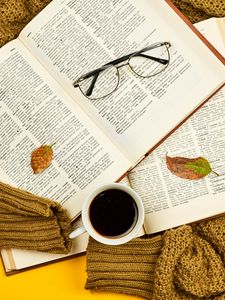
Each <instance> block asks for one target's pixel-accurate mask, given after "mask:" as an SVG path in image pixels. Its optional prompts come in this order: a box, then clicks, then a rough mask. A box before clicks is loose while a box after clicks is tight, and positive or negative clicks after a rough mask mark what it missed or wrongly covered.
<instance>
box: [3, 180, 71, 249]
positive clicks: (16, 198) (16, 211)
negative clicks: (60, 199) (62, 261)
mask: <svg viewBox="0 0 225 300" xmlns="http://www.w3.org/2000/svg"><path fill="white" fill-rule="evenodd" d="M71 231H72V227H71V224H70V219H69V218H68V216H67V213H66V211H65V210H64V209H63V208H62V207H61V205H60V204H58V203H57V202H54V201H51V200H49V199H46V198H42V197H38V196H36V195H33V194H31V193H28V192H27V191H24V190H21V189H17V188H13V187H11V186H9V185H7V184H4V183H1V182H0V248H21V249H28V250H39V251H45V252H51V253H65V254H66V253H68V252H69V251H70V249H71V240H70V238H69V234H70V232H71Z"/></svg>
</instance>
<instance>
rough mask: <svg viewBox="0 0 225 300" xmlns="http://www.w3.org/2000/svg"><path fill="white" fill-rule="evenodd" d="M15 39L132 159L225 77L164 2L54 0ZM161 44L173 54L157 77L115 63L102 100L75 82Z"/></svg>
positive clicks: (147, 148)
mask: <svg viewBox="0 0 225 300" xmlns="http://www.w3.org/2000/svg"><path fill="white" fill-rule="evenodd" d="M20 39H21V40H22V41H23V43H24V44H26V46H27V47H28V48H29V49H30V51H31V52H32V53H33V54H34V55H35V56H36V57H37V58H38V59H39V60H40V61H41V63H42V64H43V65H44V66H45V67H46V69H48V71H49V72H50V73H51V74H52V76H54V78H56V80H57V81H58V82H59V83H60V84H62V86H63V87H64V88H65V89H66V90H67V91H68V92H69V93H70V95H71V97H74V100H75V101H79V105H81V106H82V108H83V109H84V110H85V111H86V113H87V114H88V115H90V116H91V117H92V119H94V121H95V122H96V124H97V125H98V126H99V127H100V128H101V130H103V131H104V132H105V134H107V135H108V136H109V137H110V138H111V139H112V140H113V142H114V143H115V144H117V146H118V147H120V148H122V149H125V150H126V153H127V156H128V157H129V159H130V160H131V161H132V162H136V161H137V160H138V159H139V158H140V157H141V156H142V155H144V154H145V153H146V152H148V151H149V149H150V148H152V147H153V146H154V145H155V144H156V143H157V142H159V140H161V139H162V138H163V137H164V136H165V135H166V134H168V133H169V132H170V131H171V130H172V129H173V128H174V127H175V126H176V125H178V124H179V123H180V122H181V120H183V119H184V118H185V117H186V116H187V115H189V114H190V112H191V111H193V109H194V108H196V107H197V106H198V105H199V104H200V103H201V102H202V101H203V100H205V99H206V98H207V97H208V96H209V94H210V93H212V92H213V91H214V90H215V89H216V88H217V87H218V86H219V85H221V83H222V82H223V80H224V69H223V65H222V63H221V62H219V60H218V59H217V58H216V57H215V56H214V55H213V54H212V52H211V51H210V50H209V49H208V48H207V47H206V46H205V45H204V44H203V42H202V41H201V40H200V39H199V38H198V37H196V35H195V34H194V33H193V32H192V31H191V30H190V28H189V27H188V26H187V25H186V24H185V23H184V21H183V20H182V19H181V18H180V17H178V16H177V14H176V13H175V12H174V11H173V10H172V9H171V8H170V7H169V6H168V4H167V3H166V2H165V1H149V0H139V1H136V0H121V1H110V0H104V1H94V2H90V1H83V0H77V1H72V0H70V1H69V0H64V1H53V2H52V3H50V4H49V5H48V6H47V7H46V8H45V9H44V10H43V11H42V12H41V14H39V15H38V16H37V17H36V18H35V19H34V20H32V21H31V23H30V24H29V25H28V26H27V27H26V28H25V29H24V31H23V32H22V33H21V35H20ZM164 41H169V42H170V43H171V47H170V48H169V52H170V57H171V59H170V63H169V66H168V68H167V69H166V70H165V71H164V72H162V73H160V74H158V76H154V77H151V78H144V79H143V78H140V77H139V76H136V75H135V74H133V73H132V72H131V71H130V69H129V68H128V67H123V68H120V69H119V72H120V83H119V87H118V89H117V90H116V91H115V92H114V93H113V94H111V96H108V97H106V98H103V99H100V100H89V99H87V98H86V97H84V96H82V94H81V92H80V91H79V89H78V88H77V89H75V88H74V87H73V82H74V80H75V79H77V78H78V77H80V76H81V75H83V74H85V73H86V72H89V71H91V70H93V69H95V68H98V67H100V66H102V65H103V64H106V63H108V62H110V61H111V60H113V59H116V58H119V57H121V56H124V55H126V54H128V53H132V52H134V51H137V50H140V49H142V48H143V47H146V46H148V45H151V44H153V43H156V42H164Z"/></svg>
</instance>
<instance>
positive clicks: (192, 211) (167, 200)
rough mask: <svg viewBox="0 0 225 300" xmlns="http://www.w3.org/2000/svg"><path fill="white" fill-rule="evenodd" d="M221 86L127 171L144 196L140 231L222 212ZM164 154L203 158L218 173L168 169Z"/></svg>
mask: <svg viewBox="0 0 225 300" xmlns="http://www.w3.org/2000/svg"><path fill="white" fill-rule="evenodd" d="M224 132H225V88H223V90H221V91H219V92H218V93H217V94H216V95H215V96H213V97H212V98H211V99H210V100H209V101H208V102H207V103H206V104H205V105H204V106H202V107H201V108H200V109H199V110H198V111H197V112H196V113H195V114H194V115H193V116H192V117H191V118H190V119H189V120H188V121H187V122H185V123H184V124H183V125H182V126H181V127H180V128H179V129H178V130H177V131H176V132H175V133H173V134H172V135H171V136H170V137H169V138H168V139H167V140H166V141H165V142H164V143H163V144H161V145H160V146H159V147H158V148H157V149H156V150H155V151H154V152H153V153H152V154H150V155H149V156H148V157H146V158H145V159H144V160H143V161H142V162H141V163H140V164H139V165H138V166H136V167H135V168H134V169H133V170H132V171H131V172H130V173H129V180H130V183H131V186H132V188H133V189H134V190H135V191H137V192H138V193H139V194H140V196H141V197H142V199H143V202H144V207H145V212H146V218H145V230H146V232H147V233H154V232H158V231H161V230H165V229H168V228H172V227H175V226H178V225H182V224H186V223H190V222H194V221H196V220H200V219H204V218H208V217H211V216H214V215H217V214H220V213H224V212H225V201H224V198H225V151H224V149H225V135H224ZM166 155H168V156H172V157H174V156H182V157H187V158H195V157H198V156H203V157H205V158H206V159H207V160H208V161H209V162H210V165H211V167H212V170H214V171H216V172H217V173H218V174H219V176H216V175H215V174H214V173H210V175H208V176H207V177H205V178H204V179H200V180H188V179H182V178H180V177H177V176H175V175H174V174H172V173H171V172H170V171H169V170H168V169H167V166H166Z"/></svg>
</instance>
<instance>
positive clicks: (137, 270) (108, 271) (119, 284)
mask: <svg viewBox="0 0 225 300" xmlns="http://www.w3.org/2000/svg"><path fill="white" fill-rule="evenodd" d="M161 247H162V237H161V235H158V236H155V237H153V238H151V239H144V238H137V239H134V240H133V241H130V242H128V243H126V244H123V245H119V246H108V245H103V244H101V243H98V242H96V241H95V240H94V239H92V238H90V240H89V244H88V248H87V273H88V279H87V282H86V286H85V288H86V289H91V290H92V291H97V290H101V291H111V292H117V293H118V292H119V293H124V294H131V295H136V296H140V297H144V298H148V299H151V297H152V291H153V284H154V270H155V264H156V261H157V257H158V255H159V252H160V249H161Z"/></svg>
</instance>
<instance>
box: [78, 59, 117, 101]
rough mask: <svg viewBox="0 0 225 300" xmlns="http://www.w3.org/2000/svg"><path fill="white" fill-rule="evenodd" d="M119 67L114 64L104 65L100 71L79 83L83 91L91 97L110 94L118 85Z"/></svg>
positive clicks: (97, 97) (95, 97) (96, 97)
mask: <svg viewBox="0 0 225 300" xmlns="http://www.w3.org/2000/svg"><path fill="white" fill-rule="evenodd" d="M118 82H119V77H118V71H117V68H116V67H115V66H113V65H109V66H104V67H102V70H100V71H99V72H98V73H96V74H94V75H91V76H90V77H88V78H85V79H84V80H82V81H81V82H80V83H79V87H80V90H81V92H82V93H83V94H84V95H85V96H86V97H87V98H89V99H93V100H94V99H99V98H102V97H105V96H108V95H109V94H111V93H112V92H113V91H115V89H116V88H117V86H118Z"/></svg>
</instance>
